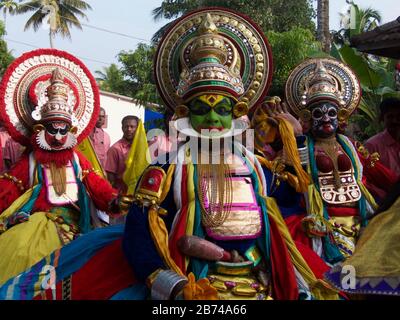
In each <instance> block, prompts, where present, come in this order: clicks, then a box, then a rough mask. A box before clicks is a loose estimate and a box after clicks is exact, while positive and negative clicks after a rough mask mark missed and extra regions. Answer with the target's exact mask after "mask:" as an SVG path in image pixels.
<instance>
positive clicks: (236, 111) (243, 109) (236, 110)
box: [233, 101, 249, 118]
mask: <svg viewBox="0 0 400 320" xmlns="http://www.w3.org/2000/svg"><path fill="white" fill-rule="evenodd" d="M248 112H249V107H248V105H247V103H246V102H243V101H239V102H238V103H236V104H235V106H234V107H233V115H234V116H235V118H240V117H243V116H245V115H246V114H247V113H248Z"/></svg>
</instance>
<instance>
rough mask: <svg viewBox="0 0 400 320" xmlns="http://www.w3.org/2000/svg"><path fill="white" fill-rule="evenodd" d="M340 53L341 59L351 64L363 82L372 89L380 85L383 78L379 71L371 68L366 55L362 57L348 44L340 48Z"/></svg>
mask: <svg viewBox="0 0 400 320" xmlns="http://www.w3.org/2000/svg"><path fill="white" fill-rule="evenodd" d="M339 54H340V57H341V60H342V61H343V62H345V63H347V64H348V65H350V66H351V68H352V69H353V70H354V72H355V73H356V74H357V77H358V79H359V80H360V83H361V84H363V85H365V86H368V87H370V88H372V89H374V88H378V87H379V85H380V82H381V81H382V78H381V76H380V75H379V73H378V72H376V71H374V70H373V69H372V68H370V66H369V64H368V62H367V60H366V59H365V58H364V57H362V56H361V55H360V54H358V53H357V52H356V51H355V50H354V49H353V48H350V47H349V46H348V45H343V47H342V48H340V49H339Z"/></svg>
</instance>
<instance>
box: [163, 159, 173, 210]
mask: <svg viewBox="0 0 400 320" xmlns="http://www.w3.org/2000/svg"><path fill="white" fill-rule="evenodd" d="M175 167H176V165H175V164H171V165H170V166H169V168H168V171H167V178H166V179H165V184H164V188H163V190H162V193H161V196H160V203H163V201H164V200H165V198H166V197H167V195H168V192H169V189H171V183H172V178H173V176H174V172H175Z"/></svg>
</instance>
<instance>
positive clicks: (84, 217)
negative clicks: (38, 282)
mask: <svg viewBox="0 0 400 320" xmlns="http://www.w3.org/2000/svg"><path fill="white" fill-rule="evenodd" d="M0 91H1V94H0V95H1V101H0V109H1V117H2V120H3V121H4V123H5V126H6V127H7V130H8V131H9V133H10V135H11V136H12V138H13V139H15V140H16V141H18V142H19V143H21V144H23V145H25V146H26V147H27V148H29V149H28V151H27V152H25V153H24V155H23V156H22V158H21V159H20V160H19V161H18V162H17V163H16V164H15V165H14V166H13V167H12V169H11V170H10V171H9V172H7V173H5V174H3V175H2V176H1V179H0V190H1V192H0V194H1V196H0V212H1V214H0V251H1V255H2V259H0V284H2V283H4V282H5V281H6V280H8V279H9V278H11V277H13V276H15V275H17V274H18V273H20V272H22V271H24V270H26V269H27V268H29V267H31V266H32V265H33V264H35V263H36V262H38V261H40V260H41V259H42V258H43V257H46V256H47V255H49V254H50V253H51V252H53V251H54V250H56V249H58V248H60V247H61V246H62V245H65V244H67V243H69V242H70V241H71V240H73V239H75V238H76V237H78V236H79V235H80V234H83V233H87V232H89V231H90V230H91V229H92V228H93V227H96V226H100V225H101V224H100V222H99V219H98V218H97V214H96V208H98V209H100V210H104V211H109V212H110V205H111V204H112V203H113V200H115V199H116V192H115V190H114V189H113V188H112V187H111V186H110V184H109V183H108V182H107V181H106V180H104V179H102V178H101V177H100V176H98V175H97V174H96V173H95V172H94V171H93V169H92V166H91V165H90V163H89V162H88V161H87V160H86V159H85V157H84V156H83V155H82V154H80V153H79V152H77V151H75V149H74V147H75V146H76V145H77V143H79V142H80V141H82V139H84V138H85V137H86V136H87V135H88V134H89V132H90V131H91V130H92V128H93V126H94V123H95V122H96V119H97V114H98V112H99V93H98V90H97V87H96V83H95V80H94V78H93V77H92V75H91V74H90V72H89V71H88V70H87V69H86V67H85V66H84V65H83V64H82V63H81V62H80V61H79V60H77V59H76V58H75V57H73V56H71V55H69V54H68V53H66V52H62V51H57V50H47V49H43V50H36V51H32V52H29V53H26V54H24V55H23V56H21V57H20V58H18V59H16V60H15V61H14V63H13V64H12V65H11V66H10V67H9V68H8V70H7V72H6V73H5V75H4V77H3V79H2V83H1V89H0ZM114 209H115V208H114Z"/></svg>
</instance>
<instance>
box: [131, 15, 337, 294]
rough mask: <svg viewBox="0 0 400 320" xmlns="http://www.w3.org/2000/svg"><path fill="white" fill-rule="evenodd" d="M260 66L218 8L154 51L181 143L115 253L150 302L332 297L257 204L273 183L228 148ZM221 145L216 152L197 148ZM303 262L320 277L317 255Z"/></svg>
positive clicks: (264, 74)
mask: <svg viewBox="0 0 400 320" xmlns="http://www.w3.org/2000/svg"><path fill="white" fill-rule="evenodd" d="M270 59H271V53H270V49H269V46H268V44H267V42H266V39H265V38H263V36H262V34H261V33H260V32H259V31H258V29H257V27H255V26H254V25H253V24H252V23H251V22H249V20H247V19H245V18H243V17H241V16H239V15H238V14H236V13H234V12H230V11H225V10H220V9H209V10H203V11H198V12H195V13H191V14H188V15H187V16H185V17H183V18H181V19H179V20H178V22H176V24H175V25H174V26H173V27H172V28H171V29H170V30H169V32H168V33H167V35H166V36H165V37H164V39H163V40H162V41H161V43H160V46H159V49H158V55H157V60H156V68H155V71H156V79H157V83H158V89H159V91H160V93H161V95H162V97H163V99H164V101H165V102H166V104H167V106H168V107H170V108H171V109H172V110H174V111H175V118H176V119H177V120H175V122H174V125H175V128H176V129H177V131H178V132H180V133H182V134H184V135H186V136H187V137H189V138H190V140H189V142H188V143H186V144H183V145H181V146H179V148H178V150H177V152H176V154H175V155H174V154H168V155H166V156H165V157H164V158H162V157H160V158H159V161H161V159H169V162H168V163H166V164H163V163H161V164H158V165H153V166H151V167H149V168H148V169H147V170H146V171H145V173H144V175H143V176H142V179H141V181H140V182H139V185H138V188H137V190H136V194H135V196H136V203H135V204H134V205H133V206H132V207H131V210H130V212H129V214H128V217H127V220H126V227H125V233H124V238H123V249H124V252H125V255H126V256H127V258H128V261H129V263H130V265H131V266H132V268H133V270H134V274H135V276H136V277H137V279H138V280H139V281H141V282H145V281H146V284H147V286H148V287H149V288H150V290H151V296H152V298H155V299H171V298H175V297H183V298H185V299H259V300H264V299H271V298H274V299H298V298H299V297H300V294H301V293H304V294H306V295H308V296H309V297H310V296H312V295H313V294H315V296H314V297H318V298H322V297H324V295H325V297H326V295H328V296H329V294H330V297H331V298H332V297H334V296H335V293H334V292H333V291H332V292H330V293H329V289H328V288H325V287H324V286H322V285H321V284H322V283H320V282H318V280H317V278H316V277H315V274H314V273H313V271H311V269H310V268H309V266H308V264H307V263H306V261H305V260H304V259H303V257H302V256H301V254H300V252H299V251H298V249H297V248H296V246H295V244H294V243H293V241H292V240H291V238H290V235H289V232H288V231H287V229H286V227H285V225H284V223H283V220H281V218H280V214H279V210H277V206H276V203H275V202H274V200H273V199H270V198H268V197H267V192H268V190H267V189H268V185H267V183H266V176H271V173H270V172H269V171H268V169H267V168H263V167H262V165H261V164H260V162H259V160H258V159H257V158H256V157H255V156H254V154H253V153H252V152H251V151H249V150H248V149H247V148H246V147H245V146H244V145H243V144H241V143H239V142H237V141H236V142H234V141H233V140H234V138H233V137H234V136H236V137H237V136H239V137H240V136H241V135H242V134H243V133H244V132H246V131H245V130H246V129H247V128H248V124H249V123H248V119H247V117H246V114H247V111H248V108H249V107H250V108H251V107H252V106H254V105H256V104H257V103H259V102H260V101H262V99H263V96H264V95H265V92H266V90H267V88H268V84H269V82H270V76H271V60H270ZM229 139H231V140H229ZM226 141H231V142H230V143H229V142H228V144H227V145H228V147H225V148H223V149H222V150H218V151H214V152H213V151H209V149H208V147H206V148H204V145H203V144H207V142H210V143H211V142H214V144H217V145H219V144H220V143H221V144H222V142H226ZM199 144H202V148H200V147H199ZM163 208H164V209H167V211H166V210H164V209H163ZM313 259H314V260H313ZM311 260H313V262H315V264H316V265H318V266H319V267H321V264H318V263H319V261H318V259H317V257H316V256H315V257H313V258H311ZM315 264H314V265H315ZM322 268H323V267H322ZM188 282H189V283H188ZM317 283H319V285H320V286H318V285H317ZM180 290H182V291H181V292H180ZM325 290H326V291H325ZM327 292H328V293H327Z"/></svg>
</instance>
